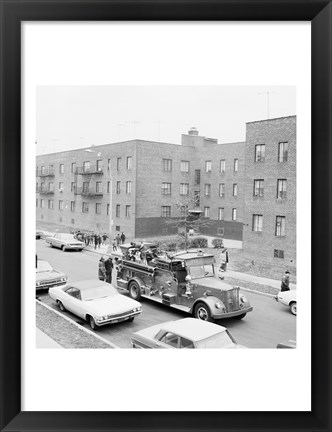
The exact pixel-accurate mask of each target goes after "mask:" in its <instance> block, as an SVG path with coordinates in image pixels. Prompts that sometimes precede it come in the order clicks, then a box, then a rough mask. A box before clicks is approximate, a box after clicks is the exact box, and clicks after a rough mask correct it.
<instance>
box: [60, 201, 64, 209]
mask: <svg viewBox="0 0 332 432" xmlns="http://www.w3.org/2000/svg"><path fill="white" fill-rule="evenodd" d="M59 210H63V201H62V200H59Z"/></svg>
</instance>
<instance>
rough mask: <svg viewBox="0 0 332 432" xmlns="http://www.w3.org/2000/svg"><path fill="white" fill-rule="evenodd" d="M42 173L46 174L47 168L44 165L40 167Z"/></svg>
mask: <svg viewBox="0 0 332 432" xmlns="http://www.w3.org/2000/svg"><path fill="white" fill-rule="evenodd" d="M40 174H46V168H45V167H44V165H43V166H42V167H41V168H40Z"/></svg>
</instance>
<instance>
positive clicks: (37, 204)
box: [36, 198, 38, 207]
mask: <svg viewBox="0 0 332 432" xmlns="http://www.w3.org/2000/svg"><path fill="white" fill-rule="evenodd" d="M36 207H38V198H36Z"/></svg>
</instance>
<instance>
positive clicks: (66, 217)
mask: <svg viewBox="0 0 332 432" xmlns="http://www.w3.org/2000/svg"><path fill="white" fill-rule="evenodd" d="M295 124H296V117H286V118H281V119H274V120H267V121H262V122H254V123H248V124H247V137H246V142H239V143H230V144H218V142H217V140H216V139H212V138H206V137H203V136H200V135H199V134H198V131H197V130H196V129H195V128H192V129H191V130H190V131H189V132H188V134H184V135H182V140H181V145H176V144H169V143H160V142H151V141H143V140H131V141H126V142H121V143H113V144H107V145H101V146H94V147H92V148H91V149H90V150H88V151H87V149H78V150H70V151H66V152H59V153H53V154H48V155H41V156H37V167H36V168H37V172H36V174H37V179H36V191H37V197H36V208H37V223H38V222H45V223H55V224H57V225H62V226H63V227H64V229H70V228H72V229H74V228H75V229H76V228H79V229H88V230H94V231H100V232H108V230H109V220H110V200H111V201H112V219H113V234H115V233H116V232H122V231H124V232H125V233H126V236H127V237H128V238H133V237H137V238H139V237H141V238H142V237H149V236H158V235H161V234H172V233H174V232H176V230H177V229H176V228H175V227H170V225H169V224H168V223H167V221H168V220H170V219H172V218H174V219H176V218H178V217H179V216H180V213H179V209H178V208H177V206H176V202H177V201H178V200H179V201H181V200H183V199H186V198H187V197H188V196H189V195H192V196H195V197H196V210H198V211H201V212H202V214H203V215H204V216H206V217H208V218H210V220H211V223H210V225H209V226H207V227H205V228H203V229H202V232H203V233H204V234H209V235H212V236H216V237H217V236H223V237H225V238H231V239H236V240H242V239H243V240H244V246H245V247H246V246H247V245H248V247H249V248H253V249H254V247H255V245H256V246H259V247H262V248H264V251H265V253H266V254H267V255H271V251H270V248H271V247H272V248H273V250H274V249H276V250H279V251H282V250H284V251H285V248H284V249H283V246H284V245H286V246H287V254H290V255H291V256H293V255H294V256H295V250H294V253H293V252H290V249H288V247H289V248H291V247H293V249H295V243H293V245H292V241H294V238H293V237H294V236H295V144H296V141H295ZM279 142H280V143H281V142H288V149H287V151H288V156H289V157H288V161H287V163H286V161H285V162H283V163H279V162H275V161H274V160H273V158H274V157H275V154H277V155H278V151H279V150H278V149H279V147H280V146H279ZM263 144H265V161H264V162H263V160H261V161H260V164H258V163H257V162H255V157H256V156H255V155H254V152H255V149H256V147H255V146H256V145H261V146H262V145H263ZM273 146H275V147H276V150H275V152H276V153H274V150H272V147H273ZM278 146H279V147H278ZM261 149H263V147H261ZM257 151H258V150H257ZM262 151H263V150H262ZM280 170H281V171H280ZM292 170H294V171H292ZM279 172H280V173H279ZM110 176H111V178H112V183H111V184H112V191H111V192H112V193H111V195H110ZM254 179H258V180H264V182H265V183H263V184H264V196H259V197H258V198H257V197H256V196H253V181H254ZM277 179H286V180H287V198H286V197H284V198H283V199H276V197H275V194H274V195H273V193H272V189H273V187H274V186H273V185H274V183H276V181H277ZM280 187H281V186H280ZM256 188H258V186H257V184H256ZM276 188H277V186H275V191H276ZM281 192H283V189H282V190H281ZM258 204H259V206H258V207H257V208H256V207H255V206H257V205H258ZM277 210H278V211H277ZM281 210H284V211H283V212H282V211H281ZM276 211H277V213H278V214H275V212H276ZM256 214H257V215H261V216H263V220H264V225H262V223H261V222H256V220H257V218H256V217H255V224H258V225H259V224H260V225H259V227H261V226H262V228H261V230H260V231H257V230H256V229H255V230H254V231H251V230H252V228H253V226H252V218H253V215H256ZM276 216H279V217H281V218H282V217H286V219H287V235H286V236H284V238H282V236H278V238H274V237H276V236H275V235H274V232H273V230H271V226H272V225H271V224H272V220H275V217H276ZM259 220H260V219H259ZM278 220H280V221H281V222H280V223H281V226H282V228H281V230H284V228H283V227H284V225H283V224H284V220H283V219H278ZM270 225H271V226H270ZM255 227H256V225H255ZM292 228H293V229H292ZM282 233H284V231H282ZM288 235H291V236H292V240H289V241H288ZM285 238H287V240H285ZM286 242H287V243H286ZM261 243H262V244H261ZM273 253H274V252H273ZM278 253H279V254H280V255H281V254H282V253H281V252H278ZM285 253H286V252H285ZM287 256H288V255H287Z"/></svg>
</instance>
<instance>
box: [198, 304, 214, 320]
mask: <svg viewBox="0 0 332 432" xmlns="http://www.w3.org/2000/svg"><path fill="white" fill-rule="evenodd" d="M194 314H195V318H197V319H200V320H202V321H210V322H212V321H213V320H212V317H211V312H210V308H209V307H208V306H206V304H205V303H198V304H197V305H196V306H195V312H194Z"/></svg>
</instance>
